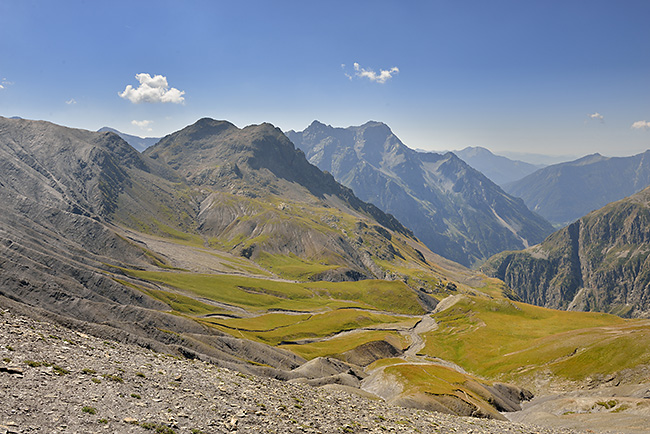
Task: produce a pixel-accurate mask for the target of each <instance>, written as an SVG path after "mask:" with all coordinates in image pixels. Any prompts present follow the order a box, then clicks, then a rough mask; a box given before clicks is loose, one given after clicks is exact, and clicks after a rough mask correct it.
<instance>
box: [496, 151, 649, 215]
mask: <svg viewBox="0 0 650 434" xmlns="http://www.w3.org/2000/svg"><path fill="white" fill-rule="evenodd" d="M648 185H650V151H646V152H644V153H642V154H638V155H633V156H630V157H604V156H602V155H600V154H593V155H587V156H585V157H583V158H580V159H578V160H575V161H570V162H567V163H560V164H554V165H552V166H548V167H545V168H543V169H540V170H538V171H537V172H535V173H532V174H531V175H528V176H526V177H525V178H522V179H520V180H518V181H514V182H511V183H509V184H505V185H504V186H503V189H504V190H505V191H507V192H508V193H509V194H512V195H513V196H517V197H520V198H522V199H523V200H524V202H525V203H526V205H527V206H528V208H530V209H531V210H533V211H535V212H537V213H538V214H539V215H541V216H542V217H544V218H546V219H547V220H548V221H550V222H551V223H553V224H555V225H560V226H562V225H566V224H569V223H571V222H573V221H575V220H577V219H579V218H580V217H582V216H584V215H586V214H587V213H589V212H591V211H594V210H597V209H599V208H601V207H603V206H605V205H607V204H608V203H610V202H614V201H617V200H620V199H623V198H624V197H627V196H630V195H631V194H634V193H636V192H638V191H640V190H642V189H643V188H645V187H647V186H648Z"/></svg>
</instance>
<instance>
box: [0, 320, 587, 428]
mask: <svg viewBox="0 0 650 434" xmlns="http://www.w3.org/2000/svg"><path fill="white" fill-rule="evenodd" d="M0 358H1V359H2V361H0V434H6V433H32V432H45V433H57V432H69V433H132V432H133V433H146V432H152V433H163V434H165V433H167V434H169V433H192V434H199V433H225V432H239V433H291V432H304V433H346V432H350V433H383V432H422V433H474V434H478V433H540V434H542V433H576V432H578V431H573V430H567V429H562V428H542V427H534V426H529V425H522V424H518V423H510V422H501V421H494V420H486V419H474V418H461V417H455V416H449V415H444V414H439V413H431V412H426V411H421V410H413V409H405V408H397V407H391V406H389V405H387V404H385V403H384V402H382V401H373V400H368V399H366V398H363V397H359V396H356V395H351V394H348V393H346V392H344V391H340V390H333V389H324V388H313V387H310V386H304V385H299V384H290V383H286V382H281V381H277V380H273V379H269V378H260V377H252V376H249V375H244V374H241V373H238V372H234V371H229V370H227V369H222V368H217V367H215V366H213V365H209V364H207V363H204V362H202V361H197V360H188V359H179V358H178V357H176V356H172V355H167V354H158V353H154V352H152V351H150V350H147V349H143V348H140V347H136V346H130V345H125V344H120V343H116V342H111V341H102V340H101V339H97V338H95V337H92V336H88V335H84V334H81V333H78V332H75V331H72V330H69V329H65V328H63V327H60V326H58V325H53V324H50V323H46V322H41V321H36V320H34V319H31V318H28V317H25V316H22V315H18V314H15V313H13V312H11V311H8V310H0Z"/></svg>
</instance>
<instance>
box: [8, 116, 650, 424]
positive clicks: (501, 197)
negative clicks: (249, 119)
mask: <svg viewBox="0 0 650 434" xmlns="http://www.w3.org/2000/svg"><path fill="white" fill-rule="evenodd" d="M293 140H295V143H296V145H298V146H299V147H300V148H301V149H303V150H304V152H303V151H301V150H298V149H296V147H295V146H294V143H292V141H293ZM307 158H309V159H310V160H311V161H312V162H314V163H317V164H318V165H319V166H321V168H324V169H327V170H328V171H329V172H331V174H330V173H327V172H322V171H321V170H320V169H319V168H318V167H316V166H314V165H312V164H310V162H309V161H308V160H307ZM336 179H340V180H341V182H342V183H343V184H345V185H347V187H346V186H344V185H342V184H339V183H338V182H337V181H336ZM350 188H352V190H351V189H350ZM377 188H378V189H377ZM647 196H648V193H647V191H646V192H644V193H641V194H640V195H636V196H632V197H631V198H629V199H627V200H626V201H623V202H619V203H616V204H612V205H610V206H609V207H606V208H604V209H603V210H601V211H600V212H597V213H592V214H590V215H588V216H587V217H585V218H584V219H582V220H580V221H579V223H577V224H576V225H577V226H576V225H572V226H569V227H568V228H566V230H565V231H564V232H558V233H556V234H554V235H552V236H551V237H550V238H548V239H547V241H546V242H544V243H542V244H539V245H538V246H536V247H532V248H529V250H524V252H523V253H511V252H509V253H504V252H503V250H506V249H511V250H512V249H519V248H524V247H527V246H529V245H533V244H536V243H539V242H541V241H542V240H543V239H544V237H545V236H546V235H547V234H549V233H550V232H551V230H552V229H551V226H550V224H549V223H548V222H546V221H545V220H544V219H543V218H541V217H539V216H537V215H536V214H534V213H532V212H531V211H529V210H528V209H527V208H526V206H525V205H524V203H523V202H522V201H521V200H519V199H515V198H513V197H512V196H509V195H508V194H506V193H505V192H503V190H501V189H500V188H499V187H498V186H496V184H494V183H492V182H491V181H490V180H488V179H487V178H486V177H485V176H483V175H482V174H481V173H479V172H477V171H476V170H474V169H472V168H470V167H469V166H468V165H467V164H465V163H464V162H463V161H462V160H460V159H459V158H457V157H456V156H455V155H453V154H451V153H449V154H445V155H438V154H421V153H416V152H415V151H411V150H410V149H409V148H406V147H405V146H404V145H403V144H402V143H401V142H400V141H399V139H397V138H396V137H395V136H394V135H393V134H392V133H391V131H390V129H389V128H388V127H387V126H385V125H383V124H380V123H375V122H371V123H368V124H365V125H363V126H361V127H351V128H348V129H334V128H331V127H327V126H325V125H323V124H320V123H316V122H315V123H314V124H312V125H311V126H310V127H309V128H308V129H307V130H305V131H303V132H302V133H292V132H289V133H287V135H285V134H284V133H283V132H282V131H280V130H279V129H278V128H276V127H274V126H273V125H270V124H261V125H251V126H247V127H245V128H238V127H236V126H235V125H233V124H231V123H229V122H226V121H217V120H213V119H207V118H205V119H201V120H199V121H197V122H196V123H194V124H192V125H189V126H187V127H185V128H183V129H182V130H180V131H177V132H175V133H173V134H170V135H168V136H166V137H163V138H162V139H160V140H159V141H158V142H157V143H156V144H155V145H153V146H149V147H147V149H146V150H145V151H144V152H142V153H140V152H138V151H137V150H136V149H134V148H133V147H132V146H130V145H129V144H128V143H127V142H126V141H125V140H124V139H122V138H121V137H120V136H119V135H117V134H116V133H114V132H111V131H105V132H90V131H85V130H78V129H71V128H67V127H63V126H59V125H55V124H52V123H48V122H44V121H31V120H25V119H7V118H2V117H0V201H1V203H2V212H1V213H0V307H2V310H0V312H1V313H2V314H1V315H0V318H1V319H2V322H1V324H2V327H1V329H0V331H1V332H2V334H1V336H2V338H3V341H2V346H1V347H0V354H1V356H2V359H3V361H2V364H0V368H2V369H0V390H2V393H3V396H6V397H8V398H6V399H8V401H7V402H9V403H10V404H8V405H11V406H14V407H15V409H16V411H15V412H13V413H12V418H13V419H12V421H11V424H9V423H7V424H6V425H0V432H2V430H3V429H4V432H28V431H29V430H30V429H31V428H29V427H30V424H33V423H34V422H33V421H34V420H36V419H35V418H41V419H39V420H41V426H44V427H48V429H50V431H56V430H65V429H71V430H72V431H74V432H104V431H106V432H109V431H110V432H147V430H153V429H155V430H156V432H166V433H169V432H192V433H199V432H228V431H239V432H290V431H298V430H300V431H304V432H335V431H341V432H382V431H383V430H388V429H390V430H402V429H403V430H406V431H409V430H410V431H416V430H417V431H427V432H441V433H442V432H445V433H446V432H453V431H459V432H470V430H472V432H490V433H497V432H499V433H500V432H545V433H546V432H549V433H550V432H565V433H568V432H574V431H571V430H570V428H575V429H591V430H597V431H604V430H607V429H614V430H615V431H616V432H628V433H636V432H643V429H645V427H646V426H647V422H648V420H649V419H650V399H648V398H650V393H648V390H650V389H649V388H650V385H649V383H650V380H649V377H648V375H649V373H650V369H649V367H650V321H648V320H647V319H644V318H647V312H648V307H647V300H648V296H647V285H646V284H645V283H644V282H645V280H644V279H645V277H643V276H645V275H646V274H647V265H646V264H645V260H646V256H647V252H646V250H647V242H648V240H647V236H646V235H644V234H645V232H647V231H645V229H646V228H647V218H646V214H647V202H648V201H647V199H646V197H647ZM364 199H367V200H368V201H370V202H373V203H374V204H372V203H369V202H365V201H364ZM398 199H399V201H398ZM397 203H400V205H399V207H398V208H401V210H406V211H407V212H406V214H403V213H400V212H398V211H400V209H398V208H392V207H391V206H392V205H391V204H397ZM387 212H393V213H394V215H395V216H393V215H391V214H388V213H387ZM594 240H599V243H600V244H598V245H597V247H598V248H596V247H591V248H588V247H586V246H589V245H591V246H594ZM548 243H551V244H548ZM643 252H646V253H643ZM495 253H497V254H498V255H499V256H497V257H495V258H492V259H491V260H490V262H488V265H489V267H491V268H490V270H497V271H494V274H495V275H497V276H499V277H500V278H501V279H504V280H505V281H506V283H507V285H506V284H504V281H503V280H500V279H499V278H495V277H488V276H487V275H485V274H482V273H481V272H479V271H476V270H471V269H469V268H466V267H465V266H466V265H473V264H477V263H479V262H481V261H482V260H484V259H485V258H487V257H488V256H491V255H492V254H495ZM499 258H502V260H501V262H498V260H499ZM520 258H523V259H520ZM576 258H577V259H576ZM453 260H456V261H457V262H453ZM519 260H521V261H524V262H522V264H524V265H522V266H517V267H515V266H514V264H516V263H517V261H519ZM542 260H546V261H547V262H548V263H541V262H540V264H541V265H535V266H534V267H533V268H531V269H532V270H533V271H535V272H537V271H539V273H541V274H543V275H544V276H546V280H543V282H551V281H552V282H558V285H559V289H553V290H550V289H548V288H550V286H548V285H547V286H543V285H542V286H539V285H537V286H533V285H532V284H530V281H531V280H533V279H536V277H534V276H531V277H526V275H525V274H524V272H525V268H526V267H527V265H526V264H536V263H535V261H542ZM525 261H527V262H525ZM459 262H460V263H459ZM489 267H488V268H489ZM504 270H505V272H504ZM578 270H580V271H581V273H580V272H578ZM553 276H555V277H553ZM561 276H564V277H561ZM621 276H625V277H626V278H629V279H630V283H629V284H625V285H623V284H621V285H622V286H620V287H617V289H616V291H614V292H612V293H611V294H610V295H608V293H606V292H602V291H604V290H600V289H596V288H604V287H605V286H603V285H604V284H605V283H607V282H608V281H610V280H614V279H618V278H620V277H621ZM553 279H555V280H553ZM646 280H647V279H646ZM632 281H633V282H634V284H633V283H631V282H632ZM583 283H584V285H583ZM545 284H546V283H545ZM541 293H548V294H549V295H545V296H542V295H539V294H541ZM579 293H580V294H582V295H580V296H578V295H577V294H579ZM528 294H531V295H530V297H529V296H528ZM522 300H523V301H522ZM540 300H542V302H540ZM569 300H570V301H569ZM603 300H610V301H611V303H610V304H609V305H606V304H603V303H604V301H603ZM526 301H528V302H533V303H537V304H544V305H546V306H548V307H542V306H535V305H532V304H527V303H525V302H526ZM607 306H610V307H607ZM549 307H554V308H567V307H575V308H576V309H577V310H581V309H582V310H601V311H602V310H605V311H608V312H612V313H616V314H620V315H626V316H634V317H638V318H634V319H630V318H627V319H625V318H622V317H621V316H617V315H613V314H611V313H604V312H581V311H576V310H573V311H565V310H554V309H550V308H549ZM27 317H29V319H25V318H27ZM34 319H36V320H39V321H38V322H37V321H34ZM62 330H63V331H62ZM150 350H153V351H155V353H152V352H151V351H150ZM152 354H154V355H152ZM155 354H157V355H158V356H155ZM72 355H74V357H72ZM66 356H68V357H66ZM82 363H83V364H82ZM213 368H214V369H213ZM233 372H236V374H234V373H233ZM172 373H174V374H173V376H171V377H170V376H169V375H171V374H172ZM179 373H180V374H179ZM316 387H317V388H318V389H314V388H316ZM199 389H200V390H199ZM45 390H46V391H45ZM315 390H317V392H314V391H315ZM43 391H45V392H44V393H43V396H42V399H33V397H34V396H40V395H38V393H41V392H43ZM260 391H263V392H260ZM350 394H352V396H353V398H341V396H343V395H345V396H348V397H350ZM27 395H28V396H27ZM129 396H130V397H131V398H128V397H129ZM533 396H536V398H533ZM48 397H50V398H51V397H54V398H51V399H56V402H51V401H48V399H50V398H48ZM301 397H302V398H301ZM305 397H309V398H305ZM86 399H87V400H88V402H85V401H83V402H82V401H81V400H86ZM306 399H307V400H308V401H309V402H305V400H306ZM316 399H318V400H321V401H319V403H320V404H319V405H317V404H316V401H315V400H316ZM369 399H370V401H369ZM531 399H532V400H531ZM372 400H375V401H372ZM380 400H381V401H385V402H381V403H379V401H380ZM73 401H74V405H76V406H77V407H78V408H76V407H75V410H74V411H72V410H70V408H71V407H70V405H72V404H70V405H67V403H71V402H73ZM131 401H133V402H131ZM136 401H137V402H136ZM109 402H110V403H111V404H110V406H112V409H111V408H108V407H109V404H105V406H104V407H102V406H100V405H99V404H103V403H109ZM332 402H340V403H343V402H345V403H346V404H345V405H343V404H341V405H340V406H339V407H337V408H334V409H333V406H334V404H331V403H332ZM375 403H376V404H375ZM131 404H132V405H131ZM384 406H386V407H384ZM522 406H523V408H522ZM316 407H318V408H316ZM388 407H392V408H397V407H406V408H410V409H420V410H428V411H434V412H442V413H448V414H452V415H463V416H475V417H481V418H489V419H498V420H500V421H502V422H494V423H492V422H490V423H487V422H485V421H476V422H474V421H470V422H468V419H452V418H448V419H444V418H440V419H438V418H437V419H435V420H434V419H433V418H431V417H429V416H426V415H427V414H434V413H427V412H422V411H416V410H408V411H411V412H412V413H405V412H406V410H405V409H401V410H399V411H400V412H401V413H399V412H393V411H392V410H385V411H384V410H381V409H384V408H388ZM377 408H379V410H377ZM116 409H119V412H118V410H116ZM305 411H309V412H312V413H309V415H311V416H309V417H306V416H304V414H305ZM125 415H126V416H128V417H125ZM130 415H133V416H130ZM333 415H337V416H336V417H337V418H338V419H337V420H346V421H348V422H346V424H345V425H340V426H335V425H333V423H334V422H332V420H333V419H332V418H333ZM368 415H372V419H371V418H369V417H368ZM549 415H551V416H549ZM387 418H388V419H389V420H387ZM508 418H510V419H516V420H519V421H523V422H529V423H538V424H547V425H548V427H545V428H538V427H529V426H527V425H520V424H514V423H507V422H505V421H506V419H508ZM298 420H300V424H299V423H298ZM470 425H471V427H470ZM17 426H18V427H21V430H17V429H16V428H15V427H17ZM558 426H564V427H569V428H557V427H558ZM62 427H63V428H62ZM639 427H641V428H639Z"/></svg>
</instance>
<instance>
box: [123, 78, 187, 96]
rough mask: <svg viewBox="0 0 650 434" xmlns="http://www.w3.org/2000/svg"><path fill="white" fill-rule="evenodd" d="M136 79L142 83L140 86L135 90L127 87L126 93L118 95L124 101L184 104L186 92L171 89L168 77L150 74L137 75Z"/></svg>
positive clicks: (129, 86)
mask: <svg viewBox="0 0 650 434" xmlns="http://www.w3.org/2000/svg"><path fill="white" fill-rule="evenodd" d="M135 78H136V79H137V80H138V81H139V82H140V86H138V87H137V88H134V87H133V86H131V85H130V84H129V85H128V86H126V88H125V89H124V92H122V93H118V95H119V96H121V97H122V98H124V99H128V100H129V101H131V102H132V103H134V104H140V103H142V102H150V103H168V102H171V103H173V104H183V102H184V101H185V98H183V95H185V91H182V90H178V89H176V88H175V87H172V88H170V87H169V84H168V83H167V77H164V76H162V75H155V76H153V77H151V75H149V74H145V73H144V72H143V73H140V74H136V76H135Z"/></svg>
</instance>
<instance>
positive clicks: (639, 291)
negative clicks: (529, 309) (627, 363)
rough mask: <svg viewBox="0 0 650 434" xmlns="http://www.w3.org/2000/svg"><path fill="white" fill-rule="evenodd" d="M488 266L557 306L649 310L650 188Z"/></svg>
mask: <svg viewBox="0 0 650 434" xmlns="http://www.w3.org/2000/svg"><path fill="white" fill-rule="evenodd" d="M483 269H484V271H485V272H487V273H489V274H491V275H493V276H495V277H499V278H501V279H503V280H504V281H505V282H506V283H507V284H508V286H510V287H511V288H512V289H513V290H515V291H516V293H517V294H518V296H519V297H521V299H522V300H523V301H526V302H529V303H533V304H537V305H540V306H546V307H551V308H559V309H571V310H585V311H600V312H610V313H615V314H619V315H623V316H632V317H648V316H649V315H650V271H649V270H650V189H645V190H643V191H641V192H639V193H637V194H635V195H633V196H630V197H629V198H626V199H623V200H621V201H619V202H614V203H612V204H610V205H607V206H606V207H604V208H601V209H600V210H597V211H594V212H592V213H590V214H588V215H587V216H585V217H583V218H581V219H580V220H578V221H576V222H575V223H573V224H571V225H569V226H567V227H566V228H564V229H561V230H560V231H558V232H556V233H554V234H553V235H551V236H550V237H549V238H548V239H547V240H546V241H544V242H543V243H542V244H540V245H538V246H534V247H532V248H529V249H527V250H524V251H521V252H504V253H502V254H499V255H496V256H494V257H493V258H491V259H490V260H489V261H488V262H487V263H486V264H485V266H484V267H483Z"/></svg>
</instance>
